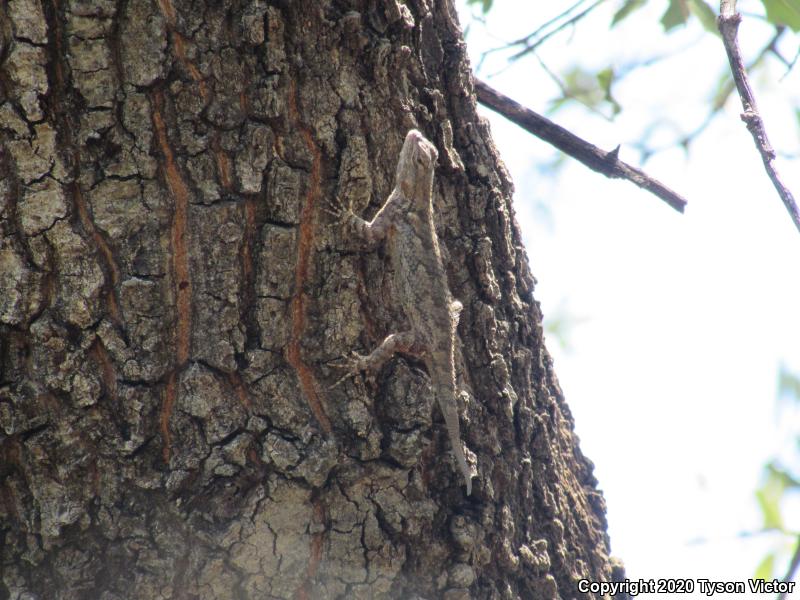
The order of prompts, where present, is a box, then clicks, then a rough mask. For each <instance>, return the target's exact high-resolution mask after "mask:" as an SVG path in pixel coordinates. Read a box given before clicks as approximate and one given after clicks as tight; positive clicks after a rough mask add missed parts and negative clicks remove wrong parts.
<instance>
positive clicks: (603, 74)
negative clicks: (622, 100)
mask: <svg viewBox="0 0 800 600" xmlns="http://www.w3.org/2000/svg"><path fill="white" fill-rule="evenodd" d="M597 83H599V84H600V88H601V89H602V90H603V93H604V94H605V100H606V102H608V103H609V104H611V106H612V108H613V110H614V114H615V115H617V114H619V113H620V112H621V111H622V106H620V104H619V102H617V100H616V98H614V95H613V94H612V93H611V84H612V83H614V69H613V68H611V67H607V68H605V69H603V70H602V71H600V72H599V73H598V74H597Z"/></svg>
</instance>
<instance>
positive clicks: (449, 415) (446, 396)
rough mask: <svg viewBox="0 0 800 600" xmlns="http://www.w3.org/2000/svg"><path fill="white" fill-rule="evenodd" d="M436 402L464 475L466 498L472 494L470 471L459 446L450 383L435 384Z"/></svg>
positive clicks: (459, 434) (457, 426)
mask: <svg viewBox="0 0 800 600" xmlns="http://www.w3.org/2000/svg"><path fill="white" fill-rule="evenodd" d="M435 390H436V400H437V401H438V403H439V408H440V409H441V411H442V416H443V417H444V422H445V425H446V426H447V435H448V437H449V438H450V446H451V447H452V449H453V454H454V455H455V457H456V461H457V462H458V468H459V470H460V471H461V473H462V474H463V475H464V482H465V483H466V486H467V496H469V495H470V494H471V493H472V470H471V469H470V467H469V465H468V464H467V457H466V456H465V455H464V446H463V445H462V444H461V426H460V423H459V420H458V409H457V405H456V402H457V396H456V389H455V385H453V384H452V383H450V382H436V384H435Z"/></svg>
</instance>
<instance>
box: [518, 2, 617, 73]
mask: <svg viewBox="0 0 800 600" xmlns="http://www.w3.org/2000/svg"><path fill="white" fill-rule="evenodd" d="M603 2H605V0H597V2H595V3H594V4H592V5H591V6H589V7H587V8H586V9H584V10H583V11H581V12H579V13H578V14H577V15H575V16H574V17H571V18H570V19H568V20H566V21H564V22H563V23H561V24H560V25H559V26H558V27H556V28H555V29H553V30H551V31H548V32H547V33H545V34H544V35H543V36H542V37H540V38H539V39H538V40H536V41H535V42H533V43H531V41H530V39H524V38H523V39H522V40H519V41H517V42H515V44H522V45H524V48H522V50H520V51H519V52H517V53H516V54H513V55H511V57H510V58H509V59H508V60H509V62H513V61H515V60H519V59H520V58H522V57H523V56H525V55H526V54H529V53H531V52H533V51H534V50H536V48H538V47H539V46H541V45H542V44H544V43H545V42H546V41H547V40H548V39H550V38H551V37H553V36H554V35H555V34H557V33H558V32H559V31H562V30H563V29H565V28H566V27H569V26H570V25H573V24H574V23H577V22H578V21H580V20H581V19H582V18H583V17H585V16H586V15H588V14H589V13H590V12H592V11H593V10H594V9H595V8H597V7H598V6H600V5H601V4H602V3H603Z"/></svg>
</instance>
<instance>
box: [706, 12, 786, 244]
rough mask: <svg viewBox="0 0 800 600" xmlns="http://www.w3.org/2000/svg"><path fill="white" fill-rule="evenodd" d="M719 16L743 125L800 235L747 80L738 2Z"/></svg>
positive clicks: (719, 24)
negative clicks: (751, 137) (739, 37)
mask: <svg viewBox="0 0 800 600" xmlns="http://www.w3.org/2000/svg"><path fill="white" fill-rule="evenodd" d="M719 12H720V15H719V18H718V20H717V25H718V27H719V32H720V33H721V34H722V43H723V44H724V46H725V52H726V53H727V54H728V62H729V63H730V64H731V73H733V80H734V82H735V83H736V89H737V90H738V92H739V98H740V99H741V101H742V108H743V109H744V112H742V121H744V122H745V125H746V126H747V130H748V131H749V132H750V134H751V135H752V136H753V141H754V142H755V144H756V148H757V149H758V152H759V154H761V160H762V162H763V163H764V169H765V170H766V171H767V175H768V176H769V178H770V180H771V181H772V185H773V186H775V189H776V190H777V192H778V196H780V198H781V200H782V201H783V205H784V206H785V207H786V210H788V211H789V216H790V217H791V218H792V221H793V222H794V225H795V227H797V230H798V231H800V211H798V209H797V204H796V203H795V201H794V196H792V193H791V192H790V191H789V189H788V188H787V187H786V186H785V185H784V184H783V181H781V177H780V175H779V174H778V171H777V169H775V165H774V164H773V162H774V160H775V150H774V149H773V148H772V145H771V144H770V143H769V138H767V131H766V129H765V128H764V122H763V121H762V119H761V115H759V114H758V108H757V107H756V99H755V96H754V95H753V90H752V89H751V88H750V81H749V79H748V77H747V70H746V69H745V66H744V61H743V60H742V54H741V52H740V51H739V42H738V41H737V38H736V36H737V32H738V30H739V23H740V22H741V21H742V16H741V15H740V14H739V13H737V12H736V0H722V1H721V2H720V11H719Z"/></svg>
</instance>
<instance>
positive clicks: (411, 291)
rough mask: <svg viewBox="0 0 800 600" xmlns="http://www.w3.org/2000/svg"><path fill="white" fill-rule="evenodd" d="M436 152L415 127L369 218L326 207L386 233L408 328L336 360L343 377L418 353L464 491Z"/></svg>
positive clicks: (453, 314)
mask: <svg viewBox="0 0 800 600" xmlns="http://www.w3.org/2000/svg"><path fill="white" fill-rule="evenodd" d="M437 158H438V152H437V151H436V147H435V146H434V145H433V144H432V143H431V142H429V141H428V140H427V139H425V137H424V136H423V135H422V134H421V133H420V132H419V131H417V130H416V129H412V130H411V131H409V132H408V134H407V135H406V139H405V142H403V149H402V150H401V151H400V159H399V160H398V162H397V174H396V178H395V187H394V189H393V190H392V193H391V194H390V195H389V198H388V199H387V200H386V203H385V204H384V205H383V207H382V208H381V209H380V210H379V211H378V214H376V215H375V218H374V219H372V221H370V222H367V221H364V220H363V219H361V218H360V217H358V216H356V215H355V214H354V213H353V212H352V210H351V209H350V208H349V207H344V206H342V205H341V204H340V203H339V201H338V200H337V202H336V203H335V204H334V205H333V206H332V207H331V210H330V211H329V212H330V213H331V214H333V215H334V216H336V217H337V218H338V219H339V220H340V221H341V222H342V223H344V224H346V225H348V226H349V227H351V228H352V229H353V231H354V232H355V233H356V235H358V236H359V237H360V238H362V239H363V240H364V241H366V242H367V243H369V244H375V243H377V242H379V241H380V240H383V239H386V241H387V250H388V252H389V256H390V259H391V262H392V268H393V272H394V282H393V283H394V291H395V294H397V298H398V301H399V303H400V305H401V306H402V308H403V312H404V313H405V315H406V317H407V318H408V321H409V324H410V326H411V329H410V330H408V331H403V332H400V333H394V334H391V335H389V336H387V337H386V339H385V340H383V342H382V343H381V344H380V345H379V346H378V347H377V348H376V349H375V350H373V351H372V353H371V354H370V355H369V356H359V355H355V357H354V358H353V359H351V360H348V361H345V362H344V363H343V364H340V365H337V366H343V367H345V368H347V369H348V371H349V373H348V375H346V376H345V377H344V378H343V379H346V378H347V377H349V376H350V375H351V374H353V373H357V372H358V371H375V370H377V369H379V368H380V366H381V365H382V364H383V363H385V362H386V361H387V360H389V359H390V358H391V357H392V355H393V354H394V353H395V352H409V353H411V354H415V355H418V356H420V357H421V358H422V360H423V361H424V362H425V366H426V367H427V370H428V374H429V376H430V378H431V382H432V384H433V389H434V394H435V395H436V400H437V402H438V403H439V407H440V409H441V411H442V415H443V416H444V420H445V423H446V424H447V432H448V435H449V437H450V443H451V445H452V448H453V453H454V454H455V456H456V460H457V461H458V466H459V468H460V470H461V472H462V473H463V475H464V480H465V482H466V486H467V495H469V494H471V493H472V471H471V470H470V468H469V465H468V464H467V459H466V457H465V456H464V448H463V446H462V445H461V433H460V426H459V420H458V409H457V389H456V371H455V362H454V344H455V331H456V326H457V325H458V315H459V313H460V312H461V303H460V302H458V301H457V300H454V299H453V297H452V296H451V295H450V289H449V288H448V286H447V275H446V274H445V271H444V266H443V264H442V255H441V251H440V250H439V241H438V239H437V237H436V229H435V227H434V224H433V201H432V189H433V173H434V169H435V167H436V159H437ZM340 381H342V380H340Z"/></svg>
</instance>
